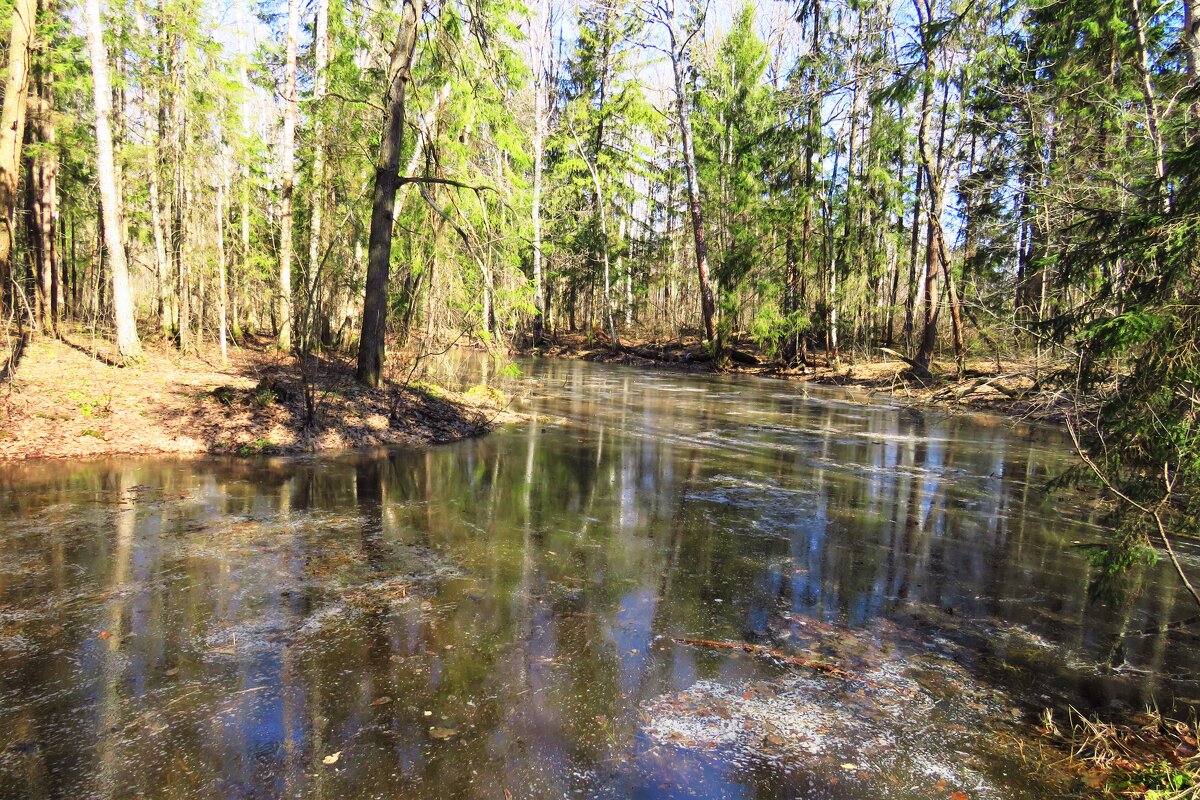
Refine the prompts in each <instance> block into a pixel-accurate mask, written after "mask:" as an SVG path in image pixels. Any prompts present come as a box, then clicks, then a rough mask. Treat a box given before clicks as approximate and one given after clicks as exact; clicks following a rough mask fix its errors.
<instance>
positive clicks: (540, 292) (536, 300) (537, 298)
mask: <svg viewBox="0 0 1200 800" xmlns="http://www.w3.org/2000/svg"><path fill="white" fill-rule="evenodd" d="M534 26H536V30H532V31H531V32H530V33H531V34H532V35H531V36H530V42H531V46H530V51H531V56H532V62H533V254H532V260H533V308H534V311H533V343H534V344H535V345H540V344H541V343H542V337H543V329H544V325H545V320H544V317H545V314H546V292H545V287H544V286H543V282H544V279H543V277H542V171H543V168H544V165H545V160H546V122H547V120H546V116H547V106H548V105H549V103H548V102H547V100H548V97H547V94H548V87H547V84H548V75H547V69H546V56H547V52H546V51H547V48H551V47H553V44H552V43H551V41H550V37H551V21H550V9H549V2H548V0H538V18H537V19H536V20H535V22H534V25H532V26H530V27H531V28H532V27H534ZM431 288H432V287H431Z"/></svg>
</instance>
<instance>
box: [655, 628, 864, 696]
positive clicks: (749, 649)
mask: <svg viewBox="0 0 1200 800" xmlns="http://www.w3.org/2000/svg"><path fill="white" fill-rule="evenodd" d="M675 641H676V642H678V643H679V644H686V645H691V646H692V647H708V648H712V649H715V650H741V651H742V652H745V653H752V654H754V655H756V656H762V657H764V658H773V659H775V660H776V661H782V662H783V663H785V664H790V665H792V666H795V667H804V668H805V669H811V670H815V671H816V672H823V673H825V674H826V675H832V676H833V677H835V678H841V679H842V680H846V681H857V682H859V683H866V684H868V685H869V684H870V681H868V680H866V679H864V678H860V677H858V676H857V675H855V674H854V673H852V672H847V671H846V670H844V669H839V668H838V667H835V666H834V665H833V664H829V663H826V662H824V661H815V660H813V659H811V658H803V657H801V656H793V655H791V654H789V653H784V652H782V651H780V650H776V649H774V648H772V647H764V646H763V645H761V644H748V643H746V642H718V641H714V640H712V639H678V638H677V639H675Z"/></svg>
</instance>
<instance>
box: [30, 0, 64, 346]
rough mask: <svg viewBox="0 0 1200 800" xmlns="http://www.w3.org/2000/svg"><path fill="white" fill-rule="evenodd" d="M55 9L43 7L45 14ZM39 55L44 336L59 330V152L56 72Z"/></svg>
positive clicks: (35, 169) (36, 137) (35, 253)
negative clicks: (54, 112) (54, 114)
mask: <svg viewBox="0 0 1200 800" xmlns="http://www.w3.org/2000/svg"><path fill="white" fill-rule="evenodd" d="M50 11H51V9H49V8H47V7H43V12H44V13H49V12H50ZM44 59H45V56H44V54H37V57H36V58H35V59H34V63H33V69H32V76H33V79H32V85H31V86H30V92H29V100H28V103H29V106H28V109H29V110H28V114H29V123H30V124H29V130H28V134H29V140H30V142H31V143H32V144H33V145H34V147H33V148H32V149H31V152H30V153H29V158H28V162H29V178H28V181H27V190H28V197H29V218H28V226H27V230H28V231H29V245H30V255H31V257H32V263H33V264H34V266H35V271H36V274H37V292H36V295H37V320H38V324H39V325H40V326H41V329H42V331H43V332H44V333H48V334H54V333H57V331H58V316H59V300H58V292H59V290H60V286H59V279H58V231H57V216H58V153H57V147H56V140H57V136H56V132H55V126H54V118H53V111H54V108H53V104H54V90H53V83H52V82H53V80H54V76H53V73H52V72H51V71H50V70H49V69H48V68H47V65H46V64H45V61H44Z"/></svg>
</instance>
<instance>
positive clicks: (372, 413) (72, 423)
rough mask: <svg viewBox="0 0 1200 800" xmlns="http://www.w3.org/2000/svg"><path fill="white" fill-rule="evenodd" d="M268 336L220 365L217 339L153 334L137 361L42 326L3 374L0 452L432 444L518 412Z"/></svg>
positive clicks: (14, 456) (482, 395) (35, 454)
mask: <svg viewBox="0 0 1200 800" xmlns="http://www.w3.org/2000/svg"><path fill="white" fill-rule="evenodd" d="M268 345H269V343H267V342H261V341H246V342H243V346H242V347H233V348H230V350H229V358H228V362H227V364H225V365H222V364H221V360H220V354H219V353H218V352H217V351H216V350H215V349H214V350H205V351H204V352H202V353H200V354H199V355H195V356H184V355H181V354H180V353H179V352H178V351H176V350H175V349H174V348H172V347H170V346H168V345H166V344H165V343H153V342H151V343H148V344H146V345H145V347H146V353H145V357H144V359H143V360H142V361H140V362H139V363H136V364H132V365H129V366H117V365H116V363H115V360H114V359H113V357H112V356H113V353H112V352H111V347H110V346H109V345H108V343H107V342H103V341H99V340H96V341H93V340H91V339H89V338H88V337H87V336H86V334H82V333H79V332H68V333H66V334H65V335H64V336H63V337H62V338H58V339H55V338H51V337H48V336H40V337H36V338H34V339H32V340H30V341H29V343H28V344H27V346H25V347H24V348H23V349H24V352H22V353H21V354H20V359H19V362H18V363H17V364H16V367H15V369H11V370H10V371H11V374H8V371H6V378H5V380H4V381H3V382H2V383H0V460H20V459H28V458H68V457H90V456H103V455H114V454H134V453H236V454H241V455H251V454H257V453H294V452H310V451H317V450H334V449H342V448H351V447H369V446H378V445H391V444H402V445H427V444H435V443H443V442H450V441H455V440H458V439H463V438H467V437H470V436H476V435H479V434H481V433H484V432H486V431H488V430H490V429H491V428H492V427H494V426H495V425H496V424H498V423H501V422H504V421H509V420H511V419H515V418H516V415H514V414H512V413H511V412H508V411H506V410H505V409H504V408H503V401H502V399H501V398H498V397H497V396H496V394H495V393H494V392H483V391H479V392H475V391H469V392H467V393H465V394H459V393H455V392H450V391H445V390H442V389H440V388H438V387H433V386H429V385H427V384H413V385H411V386H409V387H404V386H402V385H399V384H391V383H388V384H385V385H384V386H383V387H381V388H379V389H375V390H372V389H367V388H365V387H363V386H360V385H359V384H357V383H356V382H355V381H354V379H353V365H352V363H350V361H349V360H347V359H345V358H342V357H340V356H336V355H328V354H323V355H322V356H321V357H320V358H319V359H313V360H310V361H309V362H308V363H307V364H305V365H303V366H301V365H300V364H299V363H298V362H297V360H296V359H295V358H293V357H291V356H287V355H284V354H282V353H279V352H277V351H275V350H273V349H271V348H270V347H269V346H268ZM307 387H312V389H313V391H311V392H310V391H306V389H307ZM310 408H311V411H310Z"/></svg>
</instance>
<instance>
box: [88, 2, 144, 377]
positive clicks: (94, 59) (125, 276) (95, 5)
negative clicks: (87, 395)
mask: <svg viewBox="0 0 1200 800" xmlns="http://www.w3.org/2000/svg"><path fill="white" fill-rule="evenodd" d="M83 10H84V24H85V26H86V28H87V44H88V52H89V54H90V56H91V63H92V85H93V86H92V88H93V94H94V95H95V107H96V179H97V183H98V184H99V188H100V208H101V214H102V217H103V220H104V246H105V250H106V251H107V253H108V264H109V271H110V272H111V273H112V300H113V314H114V316H115V319H116V327H117V352H118V353H119V354H120V356H121V357H122V358H125V359H137V358H140V357H141V354H142V345H141V342H140V341H139V340H138V332H137V322H136V320H135V319H134V308H133V291H132V287H131V286H130V283H129V266H128V264H127V263H126V261H125V243H124V242H122V241H121V208H120V204H121V198H120V196H119V195H118V194H117V178H116V166H115V164H114V163H113V141H112V128H111V127H110V117H111V115H112V88H111V87H110V86H109V81H108V61H107V54H106V53H105V51H104V28H103V23H102V22H101V19H100V0H84V8H83Z"/></svg>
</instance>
